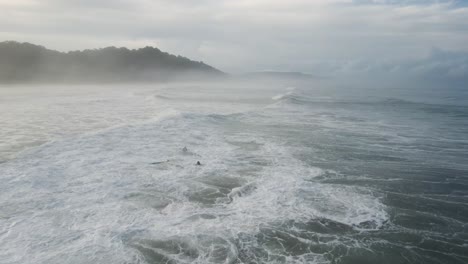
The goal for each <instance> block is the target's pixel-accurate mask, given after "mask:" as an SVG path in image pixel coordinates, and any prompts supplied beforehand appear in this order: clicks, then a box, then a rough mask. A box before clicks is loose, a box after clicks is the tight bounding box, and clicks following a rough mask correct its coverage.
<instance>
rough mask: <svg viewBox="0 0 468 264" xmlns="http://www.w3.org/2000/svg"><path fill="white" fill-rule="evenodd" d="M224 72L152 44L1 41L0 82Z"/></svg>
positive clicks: (141, 78) (165, 77)
mask: <svg viewBox="0 0 468 264" xmlns="http://www.w3.org/2000/svg"><path fill="white" fill-rule="evenodd" d="M223 75H224V73H223V72H221V71H219V70H217V69H215V68H213V67H211V66H209V65H207V64H205V63H203V62H198V61H192V60H190V59H187V58H185V57H181V56H175V55H171V54H168V53H166V52H162V51H160V50H159V49H157V48H154V47H145V48H141V49H134V50H130V49H127V48H116V47H108V48H103V49H93V50H83V51H71V52H66V53H64V52H58V51H54V50H49V49H46V48H44V47H42V46H37V45H33V44H30V43H18V42H14V41H6V42H0V83H22V82H73V83H81V82H84V83H91V82H133V81H135V82H140V81H142V82H151V81H170V80H179V79H183V80H187V79H198V78H216V77H221V76H223Z"/></svg>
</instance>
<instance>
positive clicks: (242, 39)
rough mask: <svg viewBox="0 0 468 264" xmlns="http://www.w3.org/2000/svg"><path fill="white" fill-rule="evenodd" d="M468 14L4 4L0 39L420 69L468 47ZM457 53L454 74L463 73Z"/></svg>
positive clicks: (293, 3) (212, 58)
mask: <svg viewBox="0 0 468 264" xmlns="http://www.w3.org/2000/svg"><path fill="white" fill-rule="evenodd" d="M466 17H468V7H466V5H465V4H464V2H463V1H453V0H452V1H450V0H446V1H445V0H439V1H419V0H407V1H404V0H401V1H396V0H333V1H330V0H290V1H284V0H237V1H232V0H231V1H230V0H217V1H215V0H201V1H188V0H181V1H170V0H117V1H116V0H112V1H111V0H95V1H91V0H70V1H62V0H18V1H14V2H13V1H6V0H0V38H1V39H4V40H7V39H16V40H20V41H29V42H33V43H39V44H42V45H45V46H47V47H51V48H56V49H59V50H70V49H81V48H95V47H100V46H108V45H116V46H128V47H140V46H143V45H155V46H158V47H160V48H161V49H163V50H166V51H168V52H172V53H176V54H181V55H184V56H187V57H190V58H193V59H196V60H202V61H205V62H207V63H209V64H212V65H214V66H217V67H219V68H221V69H223V70H226V71H230V72H245V71H254V70H262V69H277V70H294V71H306V72H310V71H320V70H321V71H325V70H326V71H327V73H336V74H338V73H342V72H346V71H350V72H352V71H355V69H357V68H359V67H361V68H362V69H366V71H371V70H379V69H380V68H382V67H383V68H385V69H387V68H390V69H392V70H395V69H397V68H398V67H399V66H400V68H403V67H408V65H410V64H411V63H414V61H420V62H424V63H427V65H426V66H425V67H423V66H420V67H416V66H415V67H414V68H415V72H417V70H416V69H420V70H424V69H426V70H428V71H430V69H433V68H434V67H435V66H434V65H435V64H431V63H432V61H430V60H427V54H428V53H429V52H431V51H432V50H433V49H434V47H436V48H437V49H439V50H443V51H446V52H449V53H450V52H454V53H464V52H468V46H467V45H466V43H468V34H467V33H468V20H467V19H466ZM455 59H456V58H451V59H450V60H454V64H453V65H452V64H451V65H452V66H453V67H452V66H451V67H452V68H451V70H450V71H448V72H447V74H448V73H449V72H450V73H451V74H452V75H454V76H455V75H457V74H464V69H465V68H463V67H464V66H463V65H461V64H457V63H455ZM442 64H443V65H448V64H449V63H448V62H446V61H445V60H444V62H443V63H442V62H440V63H439V64H437V65H439V66H437V67H435V68H437V69H439V70H440V69H441V68H440V67H441V66H440V65H442ZM455 65H457V66H455ZM319 66H320V67H322V68H320V69H317V68H318V67H319ZM431 67H432V68H431ZM374 68H375V69H374ZM444 69H445V68H444ZM415 74H416V73H415Z"/></svg>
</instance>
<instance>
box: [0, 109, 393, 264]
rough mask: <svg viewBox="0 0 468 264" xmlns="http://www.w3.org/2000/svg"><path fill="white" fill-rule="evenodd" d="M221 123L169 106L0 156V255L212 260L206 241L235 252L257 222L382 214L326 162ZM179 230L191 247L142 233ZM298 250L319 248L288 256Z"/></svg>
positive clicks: (12, 258) (358, 219) (169, 235)
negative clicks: (327, 174)
mask: <svg viewBox="0 0 468 264" xmlns="http://www.w3.org/2000/svg"><path fill="white" fill-rule="evenodd" d="M217 122H218V121H216V120H213V119H212V118H210V116H205V115H199V114H181V113H179V112H177V111H172V110H170V111H168V113H167V114H163V115H162V117H161V118H159V120H157V122H148V123H145V124H139V125H131V126H124V127H118V128H114V129H108V130H105V131H102V132H100V133H96V134H88V135H84V136H81V137H78V138H74V139H67V140H62V141H56V142H53V143H50V144H47V145H44V146H43V147H41V148H38V149H37V150H35V151H32V152H30V153H29V154H25V155H23V156H22V157H20V158H18V159H16V160H12V161H10V162H8V163H5V164H0V168H1V169H2V171H3V172H4V173H3V174H2V175H1V180H2V182H3V183H4V184H3V185H2V186H1V187H0V201H1V205H0V206H1V208H2V210H1V214H2V215H1V216H0V217H1V220H0V230H1V231H0V232H1V233H0V248H2V249H1V250H0V259H3V260H6V262H7V263H63V262H70V263H89V262H98V263H125V262H135V261H136V260H138V259H141V258H142V257H141V255H140V254H141V253H142V250H143V251H144V248H151V250H156V251H158V250H159V253H160V254H162V255H165V256H166V257H169V258H171V259H175V260H177V259H179V260H182V259H185V260H186V261H188V260H192V261H198V262H200V263H203V262H209V261H211V262H216V258H215V257H214V256H213V255H212V254H213V245H218V246H219V247H224V249H223V250H224V251H226V252H227V253H226V254H228V255H229V256H230V257H229V256H228V257H226V258H230V259H233V258H235V257H236V254H237V253H236V251H237V250H241V249H239V248H237V247H236V246H234V245H231V244H230V243H231V242H229V241H232V240H233V239H236V238H237V236H238V235H239V234H242V233H245V234H250V235H255V234H256V233H258V232H259V230H260V228H261V226H262V225H269V226H275V225H276V224H281V223H283V222H285V221H288V220H294V221H298V222H307V221H309V220H311V219H317V218H325V219H330V220H332V221H337V222H340V223H343V224H347V225H350V226H353V227H354V228H356V229H359V228H360V224H361V223H363V222H372V223H374V225H373V226H372V228H378V227H379V225H380V224H381V223H382V222H383V221H384V220H385V219H386V217H387V216H386V213H385V208H384V207H383V205H382V204H381V203H380V202H379V201H378V200H376V199H375V197H374V196H373V195H372V194H371V193H369V192H368V191H365V190H360V189H356V188H352V187H336V186H334V185H326V184H320V183H317V182H314V181H313V179H314V177H316V176H318V175H321V174H322V170H321V169H319V168H313V167H308V166H306V165H304V164H302V163H301V162H299V161H298V160H296V159H295V158H293V156H292V155H291V153H290V151H289V150H288V149H287V148H286V147H284V146H282V145H281V144H279V143H274V142H272V141H271V140H269V139H268V138H264V137H259V136H256V135H254V134H249V133H240V134H233V135H231V136H226V135H223V133H224V126H225V125H226V124H218V123H217ZM226 122H228V121H226ZM184 146H187V148H188V151H187V152H184V151H182V148H183V147H184ZM197 160H200V161H201V162H202V164H203V165H202V166H196V165H195V162H196V161H197ZM178 240H180V241H185V242H183V243H189V244H191V245H190V246H188V245H187V247H193V250H194V251H195V252H197V253H196V256H194V257H193V258H191V257H190V255H187V254H186V253H183V252H178V253H171V252H172V251H171V250H169V249H164V247H163V248H155V246H154V245H152V244H151V243H157V242H151V243H150V242H145V241H178ZM190 241H191V242H190ZM148 243H149V244H148ZM165 243H166V242H165ZM167 243H168V242H167ZM167 243H166V244H167ZM180 243H182V242H180ZM132 245H133V246H132ZM210 245H211V246H210ZM137 249H138V250H137ZM220 250H221V249H220ZM223 250H221V251H223ZM301 258H307V259H317V260H319V259H320V256H308V257H307V256H305V255H304V256H302V257H298V258H297V259H291V261H299V260H301Z"/></svg>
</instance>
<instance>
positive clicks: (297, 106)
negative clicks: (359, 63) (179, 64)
mask: <svg viewBox="0 0 468 264" xmlns="http://www.w3.org/2000/svg"><path fill="white" fill-rule="evenodd" d="M0 95H1V96H0V111H1V112H2V115H0V123H1V124H2V125H1V127H0V138H1V140H0V181H1V182H2V184H1V185H0V262H1V263H467V262H468V251H467V250H466V248H467V245H468V226H467V222H468V178H467V177H468V165H467V164H466V160H468V152H467V150H468V107H467V105H468V94H467V93H466V92H464V91H460V90H454V89H450V88H449V87H448V88H446V89H432V88H431V89H429V88H428V89H398V88H393V89H383V88H381V87H374V86H372V87H353V88H352V89H351V88H350V87H347V86H346V85H345V84H342V85H335V86H331V85H329V84H327V83H326V81H314V82H309V81H307V82H306V81H300V82H299V81H298V82H295V81H289V82H288V81H284V82H276V81H271V82H261V83H259V82H254V81H247V80H243V81H242V82H240V81H231V82H211V83H201V82H200V83H177V84H157V85H156V84H155V85H149V84H148V85H138V84H135V85H115V86H91V85H89V86H41V87H32V86H29V87H27V86H14V87H12V86H10V87H9V86H3V87H0ZM39 95H40V96H39ZM184 147H186V149H187V150H184ZM197 161H200V163H201V164H202V165H201V166H197V165H196V163H197Z"/></svg>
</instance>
